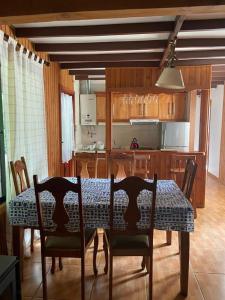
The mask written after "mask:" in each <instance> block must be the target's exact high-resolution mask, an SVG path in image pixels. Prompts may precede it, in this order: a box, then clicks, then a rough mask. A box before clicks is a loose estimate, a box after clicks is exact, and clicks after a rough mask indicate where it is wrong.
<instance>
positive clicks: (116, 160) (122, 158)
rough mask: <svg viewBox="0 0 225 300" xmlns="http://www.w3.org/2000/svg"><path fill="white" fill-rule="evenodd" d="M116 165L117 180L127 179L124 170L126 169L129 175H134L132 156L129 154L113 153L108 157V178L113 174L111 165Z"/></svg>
mask: <svg viewBox="0 0 225 300" xmlns="http://www.w3.org/2000/svg"><path fill="white" fill-rule="evenodd" d="M114 164H116V165H117V173H116V178H117V179H123V178H126V177H127V174H126V168H127V167H128V172H129V175H134V155H133V153H132V154H129V153H116V152H115V153H113V152H111V153H110V154H109V156H108V177H110V175H111V174H112V173H114V172H113V165H114Z"/></svg>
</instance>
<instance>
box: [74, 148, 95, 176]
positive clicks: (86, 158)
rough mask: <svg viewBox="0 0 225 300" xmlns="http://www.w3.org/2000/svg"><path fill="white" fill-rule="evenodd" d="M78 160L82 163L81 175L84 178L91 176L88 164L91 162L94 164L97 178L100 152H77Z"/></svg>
mask: <svg viewBox="0 0 225 300" xmlns="http://www.w3.org/2000/svg"><path fill="white" fill-rule="evenodd" d="M76 161H77V162H79V163H80V164H81V170H80V172H79V176H81V177H82V178H90V174H89V172H88V165H89V164H90V163H93V164H94V178H97V175H98V154H97V153H86V152H80V153H76Z"/></svg>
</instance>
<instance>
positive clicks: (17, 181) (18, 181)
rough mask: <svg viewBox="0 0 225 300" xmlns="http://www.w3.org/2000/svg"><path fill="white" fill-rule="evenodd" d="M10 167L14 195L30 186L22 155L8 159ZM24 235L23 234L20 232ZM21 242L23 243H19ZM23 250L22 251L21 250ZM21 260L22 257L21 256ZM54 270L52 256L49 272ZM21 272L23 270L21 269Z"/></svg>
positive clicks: (32, 236)
mask: <svg viewBox="0 0 225 300" xmlns="http://www.w3.org/2000/svg"><path fill="white" fill-rule="evenodd" d="M10 167H11V171H12V176H13V182H14V187H15V191H16V195H19V194H20V193H22V192H24V191H25V190H26V189H28V188H30V179H29V175H28V171H27V165H26V161H25V158H24V157H23V156H22V157H21V160H17V161H15V162H13V161H10ZM22 236H24V234H22ZM21 244H23V243H21ZM30 249H31V252H33V251H34V229H31V244H30ZM22 252H23V251H22ZM22 260H23V257H22ZM20 265H21V268H23V264H22V261H21V264H20ZM59 268H60V269H62V261H61V258H59ZM54 272H55V258H54V257H52V267H51V273H52V274H53V273H54ZM22 273H23V271H22Z"/></svg>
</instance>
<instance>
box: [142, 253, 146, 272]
mask: <svg viewBox="0 0 225 300" xmlns="http://www.w3.org/2000/svg"><path fill="white" fill-rule="evenodd" d="M145 265H146V263H145V256H143V258H142V262H141V269H142V270H144V269H145Z"/></svg>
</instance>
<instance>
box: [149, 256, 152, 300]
mask: <svg viewBox="0 0 225 300" xmlns="http://www.w3.org/2000/svg"><path fill="white" fill-rule="evenodd" d="M148 258H149V261H148V299H149V300H152V286H153V285H152V275H153V272H152V267H153V265H152V264H153V260H152V255H151V256H149V257H148Z"/></svg>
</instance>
